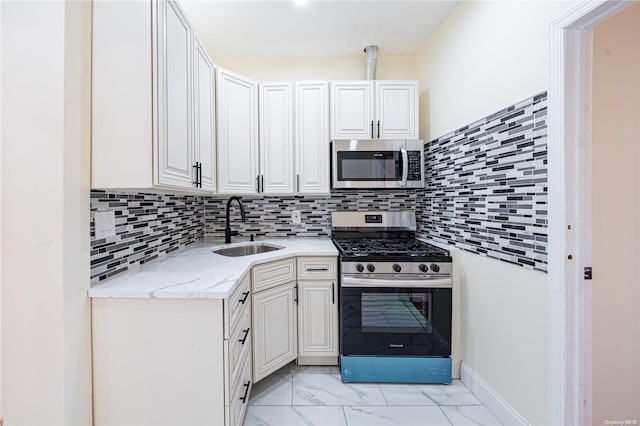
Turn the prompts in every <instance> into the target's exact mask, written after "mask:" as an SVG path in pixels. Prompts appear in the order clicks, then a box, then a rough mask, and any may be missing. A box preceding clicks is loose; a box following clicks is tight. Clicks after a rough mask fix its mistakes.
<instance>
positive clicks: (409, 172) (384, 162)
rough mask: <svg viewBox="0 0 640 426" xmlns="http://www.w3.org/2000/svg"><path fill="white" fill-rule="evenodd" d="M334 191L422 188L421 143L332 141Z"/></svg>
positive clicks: (422, 147)
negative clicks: (343, 189)
mask: <svg viewBox="0 0 640 426" xmlns="http://www.w3.org/2000/svg"><path fill="white" fill-rule="evenodd" d="M331 168H332V170H331V182H332V186H333V188H381V189H394V188H423V187H424V143H423V141H421V140H380V139H377V140H334V141H331Z"/></svg>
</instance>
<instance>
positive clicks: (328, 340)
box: [297, 256, 340, 365]
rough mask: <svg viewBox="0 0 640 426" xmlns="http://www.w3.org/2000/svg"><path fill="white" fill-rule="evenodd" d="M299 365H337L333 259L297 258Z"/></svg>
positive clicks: (336, 319) (337, 343)
mask: <svg viewBox="0 0 640 426" xmlns="http://www.w3.org/2000/svg"><path fill="white" fill-rule="evenodd" d="M297 271H298V288H299V300H298V364H300V365H337V364H338V355H339V353H340V349H339V339H338V280H337V278H338V276H337V260H336V258H335V257H326V256H324V257H299V258H298V260H297Z"/></svg>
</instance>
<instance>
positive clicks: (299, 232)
mask: <svg viewBox="0 0 640 426" xmlns="http://www.w3.org/2000/svg"><path fill="white" fill-rule="evenodd" d="M421 194H422V190H415V189H414V190H411V189H408V190H385V191H373V190H341V191H338V190H335V191H332V192H331V194H330V195H326V196H308V195H305V196H302V195H296V196H280V197H274V196H269V197H267V196H265V197H243V199H242V204H243V206H244V210H245V215H246V219H247V221H246V222H244V223H242V222H241V221H240V209H239V207H238V204H237V203H236V202H235V201H234V202H233V204H232V206H231V209H230V215H229V217H230V221H231V224H232V225H231V229H232V230H234V231H239V232H240V233H241V234H242V235H244V236H246V237H248V236H249V235H250V234H254V235H255V236H257V237H268V238H269V237H270V238H273V237H315V236H330V235H331V212H333V211H339V210H389V211H399V210H414V209H415V208H416V205H417V201H418V200H419V198H420V195H421ZM227 199H228V197H225V198H214V197H207V198H206V199H205V212H206V216H205V221H206V229H205V233H206V235H207V236H208V237H224V228H225V224H226V207H227ZM292 210H300V216H301V224H300V225H292V224H291V211H292Z"/></svg>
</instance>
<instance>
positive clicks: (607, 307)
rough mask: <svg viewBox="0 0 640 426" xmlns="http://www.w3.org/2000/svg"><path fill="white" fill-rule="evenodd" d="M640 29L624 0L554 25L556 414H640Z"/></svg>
mask: <svg viewBox="0 0 640 426" xmlns="http://www.w3.org/2000/svg"><path fill="white" fill-rule="evenodd" d="M639 27H640V5H638V4H637V3H636V2H613V1H597V2H584V3H581V4H579V5H578V6H577V7H576V8H574V9H573V10H571V11H569V13H567V14H566V15H565V16H563V17H561V18H560V19H558V20H557V21H555V22H554V23H552V25H551V32H550V39H551V57H550V65H551V75H550V89H549V98H550V110H549V113H550V122H551V123H550V133H549V134H550V139H549V140H550V142H549V158H550V162H549V199H550V203H549V207H550V209H549V210H550V211H549V213H550V224H549V228H550V235H552V236H554V238H553V240H550V247H549V276H548V285H549V294H550V299H549V305H550V312H549V318H550V320H549V338H550V341H549V365H550V371H549V407H550V412H549V424H580V425H586V424H594V425H601V424H625V423H624V422H625V421H629V423H627V424H638V423H639V422H640V412H639V411H638V410H639V408H638V406H637V402H636V401H637V400H638V398H639V397H640V389H639V386H640V385H639V384H638V383H640V368H639V364H640V362H639V361H638V359H639V356H640V316H639V315H638V311H639V309H638V307H639V306H640V300H639V297H638V294H639V293H638V283H639V281H640V279H639V278H638V277H639V276H640V269H639V268H640V267H639V264H640V250H639V245H640V233H639V232H640V231H639V227H640V189H639V188H640V174H639V172H638V170H639V169H640V167H639V165H640V131H639V130H640V125H639V124H638V123H640V86H639V85H640V83H639V81H640V56H638V55H640V53H639V52H640V30H638V28H639ZM589 266H593V280H589V279H587V276H586V273H585V272H586V271H585V267H589ZM620 421H621V422H622V423H614V422H620ZM634 422H635V423H634Z"/></svg>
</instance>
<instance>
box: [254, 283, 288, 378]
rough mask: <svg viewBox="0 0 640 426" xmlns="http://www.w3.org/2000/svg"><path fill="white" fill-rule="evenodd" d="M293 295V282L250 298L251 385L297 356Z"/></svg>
mask: <svg viewBox="0 0 640 426" xmlns="http://www.w3.org/2000/svg"><path fill="white" fill-rule="evenodd" d="M295 296H296V283H295V282H291V283H288V284H283V285H280V286H278V287H274V288H272V289H269V290H264V291H261V292H259V293H255V294H253V296H252V301H251V304H252V308H253V336H252V338H253V345H254V347H253V381H254V383H255V382H258V381H260V380H261V379H263V378H264V377H266V376H268V375H269V374H271V373H273V372H274V371H276V370H278V369H279V368H281V367H284V366H285V365H287V364H288V363H289V362H291V361H293V360H294V359H296V357H297V350H296V349H297V336H296V335H297V331H298V328H297V311H296V301H295V298H296V297H295Z"/></svg>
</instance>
